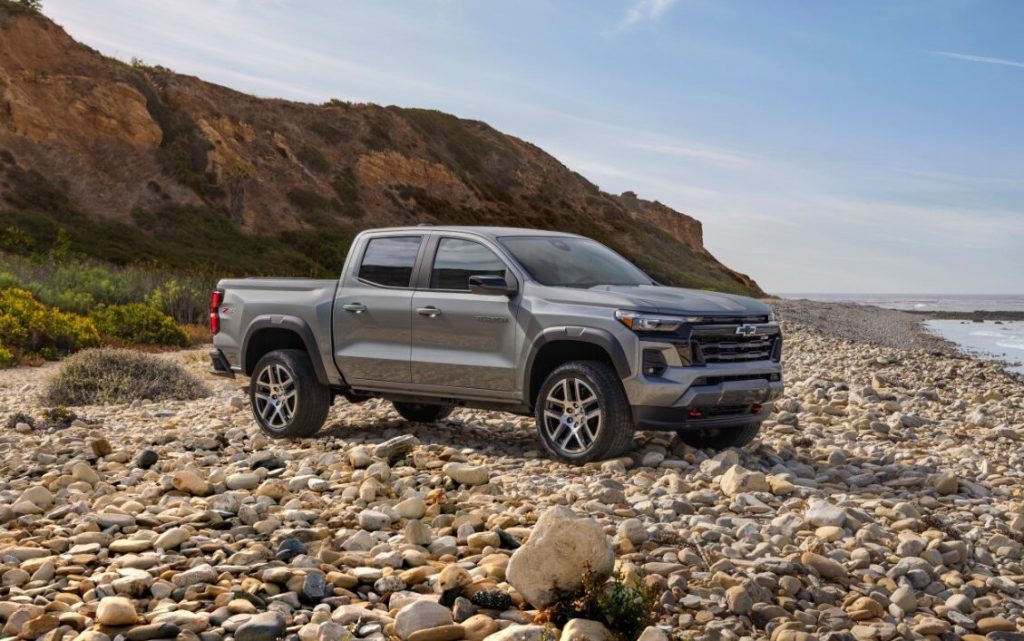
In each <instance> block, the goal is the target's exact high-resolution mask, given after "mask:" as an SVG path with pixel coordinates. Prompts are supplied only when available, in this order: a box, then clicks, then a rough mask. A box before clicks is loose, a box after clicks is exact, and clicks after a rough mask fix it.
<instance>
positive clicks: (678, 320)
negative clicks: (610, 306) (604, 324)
mask: <svg viewBox="0 0 1024 641" xmlns="http://www.w3.org/2000/svg"><path fill="white" fill-rule="evenodd" d="M615 318H616V319H617V320H618V321H619V322H620V323H622V324H623V325H625V326H626V327H628V328H630V329H631V330H633V331H634V332H674V331H676V330H677V329H679V326H680V325H682V324H683V323H699V322H700V320H701V318H700V317H699V316H692V317H688V318H687V317H682V316H659V315H657V314H646V313H644V312H631V311H627V310H623V309H620V310H617V311H616V312H615Z"/></svg>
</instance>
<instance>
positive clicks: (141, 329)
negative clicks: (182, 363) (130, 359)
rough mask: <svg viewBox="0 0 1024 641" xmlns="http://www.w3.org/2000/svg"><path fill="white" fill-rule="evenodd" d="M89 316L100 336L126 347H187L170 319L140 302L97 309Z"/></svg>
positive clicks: (184, 338) (185, 337)
mask: <svg viewBox="0 0 1024 641" xmlns="http://www.w3.org/2000/svg"><path fill="white" fill-rule="evenodd" d="M89 317H90V318H92V321H93V323H95V324H96V329H98V330H99V331H100V333H101V334H103V335H104V336H109V337H110V338H114V339H117V340H118V341H121V342H124V343H127V344H129V345H175V346H178V347H184V346H186V345H188V336H187V335H186V334H185V332H184V331H182V329H181V328H180V327H178V325H177V324H175V322H174V319H173V318H171V317H170V316H168V315H167V314H164V313H163V312H161V311H160V310H158V309H156V308H154V307H150V306H149V305H144V304H142V303H128V304H126V305H110V306H107V307H101V308H99V309H96V310H94V311H93V312H92V313H91V314H90V315H89Z"/></svg>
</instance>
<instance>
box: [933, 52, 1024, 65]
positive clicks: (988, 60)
mask: <svg viewBox="0 0 1024 641" xmlns="http://www.w3.org/2000/svg"><path fill="white" fill-rule="evenodd" d="M928 53H930V54H931V55H933V56H942V57H944V58H953V59H954V60H966V61H967V62H981V63H984V64H987V65H1003V66H1005V67H1021V68H1024V62H1019V61H1017V60H1007V59H1006V58H992V57H990V56H976V55H974V54H970V53H955V52H952V51H929V52H928Z"/></svg>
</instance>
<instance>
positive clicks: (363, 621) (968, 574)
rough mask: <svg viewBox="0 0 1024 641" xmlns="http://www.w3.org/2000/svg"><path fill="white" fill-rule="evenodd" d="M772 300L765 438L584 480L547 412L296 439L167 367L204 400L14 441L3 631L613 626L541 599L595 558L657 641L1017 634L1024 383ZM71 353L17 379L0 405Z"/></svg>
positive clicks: (313, 636) (909, 338) (106, 635)
mask: <svg viewBox="0 0 1024 641" xmlns="http://www.w3.org/2000/svg"><path fill="white" fill-rule="evenodd" d="M773 304H775V305H776V306H777V309H778V312H779V316H780V318H781V320H782V323H783V330H784V333H785V340H786V343H785V354H784V359H785V380H786V393H785V396H784V397H783V398H782V399H781V400H780V401H779V402H778V403H776V405H775V408H774V412H773V414H772V415H771V417H770V420H769V421H768V422H766V423H765V425H764V427H763V429H762V432H761V434H760V437H759V439H758V440H756V441H755V442H754V443H752V444H750V445H748V446H747V447H745V448H743V449H739V450H737V449H733V450H726V451H723V452H717V453H716V452H713V451H710V450H698V449H694V448H691V447H689V446H687V445H686V444H684V443H682V442H681V441H680V440H679V439H677V438H676V437H675V435H673V434H671V433H657V432H641V433H639V434H638V438H637V442H636V447H635V449H634V450H633V451H632V452H630V454H629V455H628V456H626V457H623V458H619V459H614V460H609V461H604V462H600V463H594V464H589V465H586V466H582V467H574V466H570V465H566V464H563V463H558V462H554V461H552V460H550V459H547V458H545V457H544V455H543V454H542V451H541V449H540V446H539V443H538V442H537V437H536V434H535V431H534V422H533V420H532V419H529V418H523V417H516V416H511V415H507V414H501V413H496V412H484V411H477V410H459V411H456V412H455V413H454V414H453V415H452V416H451V417H450V418H449V419H446V420H444V421H441V422H439V423H435V424H415V423H408V422H406V421H404V420H403V419H401V418H400V417H399V416H398V414H397V413H396V412H395V411H394V410H393V409H392V407H391V405H390V404H389V403H387V402H383V401H378V400H371V401H368V402H366V403H363V404H359V405H353V404H350V403H347V402H345V401H344V400H342V399H339V400H338V401H337V402H336V403H335V405H334V407H333V408H332V411H331V415H330V419H329V424H328V425H327V426H326V427H325V429H324V431H323V432H322V433H321V434H320V435H319V436H318V437H317V438H312V439H306V440H299V441H275V440H272V439H270V438H268V437H267V436H265V435H264V434H262V433H261V432H260V431H259V430H258V428H257V427H256V426H255V424H254V423H253V421H252V418H251V416H250V414H249V409H248V400H247V397H246V395H245V393H244V385H245V383H246V381H245V380H243V379H236V380H223V379H216V378H213V377H209V376H207V375H206V374H205V370H206V368H207V363H206V361H205V359H204V356H203V354H204V352H203V351H202V350H195V351H184V352H176V353H172V354H167V355H164V356H162V358H168V359H173V360H175V361H176V362H180V363H182V364H183V365H184V366H185V367H187V368H188V369H190V370H192V371H194V372H196V373H198V374H202V375H203V376H204V378H205V381H206V383H207V385H208V386H209V388H210V390H211V394H210V396H209V397H207V398H203V399H200V400H196V401H187V402H184V401H167V402H159V403H154V402H149V401H146V400H144V399H139V400H137V401H135V402H133V403H131V404H127V405H112V406H90V407H75V408H71V409H72V410H73V411H74V412H75V414H76V415H77V416H78V420H76V421H75V422H74V423H73V424H72V425H71V426H70V427H67V428H65V429H53V430H46V429H36V428H33V427H32V426H30V425H28V424H25V423H20V424H15V425H11V426H9V427H8V428H7V429H3V430H2V431H0V638H10V639H14V638H20V639H45V640H46V641H64V640H67V641H70V640H71V639H78V640H81V641H116V640H117V639H126V640H128V641H152V640H154V639H181V640H197V639H198V640H202V641H222V640H228V639H234V640H235V641H274V640H276V639H290V640H291V641H343V640H347V639H353V640H355V639H368V640H372V641H384V640H385V639H400V640H401V641H457V640H459V639H467V640H470V641H481V640H483V639H488V640H489V641H540V640H541V639H545V640H547V639H561V640H562V641H573V640H581V639H608V640H609V641H611V639H613V637H612V636H611V634H610V632H609V631H608V630H605V629H604V628H603V627H602V626H601V625H600V624H596V625H595V624H594V622H591V621H586V620H582V619H575V620H573V621H569V622H568V623H565V624H563V625H561V626H560V627H558V626H555V625H552V624H551V623H550V622H549V621H548V620H547V618H546V616H545V613H544V608H545V606H546V605H548V603H549V602H550V600H551V599H552V598H554V596H553V595H554V594H555V593H556V592H557V590H555V589H554V588H555V587H557V586H558V585H559V584H563V585H564V583H565V581H571V580H572V577H576V576H579V575H580V574H581V573H582V572H583V570H584V569H585V568H584V566H589V567H591V569H605V570H607V571H608V572H611V571H613V570H614V571H616V572H617V573H618V575H619V576H620V577H622V580H624V581H626V582H642V583H643V584H645V585H646V586H648V587H649V588H650V589H651V590H652V591H653V592H654V593H655V594H656V595H657V596H656V608H655V613H654V616H653V618H652V620H651V621H650V622H649V623H650V625H649V627H647V628H646V629H645V630H644V631H643V632H642V635H640V638H641V639H643V641H664V640H667V639H694V640H708V641H718V640H721V641H736V640H741V639H771V640H772V641H812V640H814V639H828V640H832V641H840V640H844V641H845V640H855V641H876V640H877V641H889V640H891V639H929V640H931V639H943V640H945V639H967V640H969V641H971V640H980V639H993V640H995V639H1002V640H1006V641H1009V640H1011V639H1024V382H1022V380H1021V379H1020V378H1017V377H1014V376H1012V375H1010V374H1008V373H1006V372H1005V371H1003V370H1002V369H1001V368H1000V366H999V365H998V364H995V363H989V362H983V361H978V360H974V359H972V358H969V357H967V356H965V355H962V354H960V353H958V352H957V350H956V349H955V347H954V346H952V345H951V344H950V343H947V342H945V341H943V340H941V339H939V338H937V337H935V336H933V335H931V334H928V333H927V332H924V331H922V329H921V325H920V320H919V319H918V318H915V317H913V316H912V315H909V314H904V313H901V312H889V311H885V310H878V309H877V308H860V307H856V306H850V305H843V304H838V303H811V302H807V301H780V302H778V303H777V304H776V303H773ZM58 367H59V364H47V365H44V366H42V367H38V368H17V369H13V370H5V371H0V419H2V420H3V421H4V423H6V421H7V417H8V416H12V415H14V414H15V413H17V412H26V413H29V414H32V413H38V412H39V411H41V410H42V409H43V407H42V406H41V405H40V402H39V400H38V393H39V390H40V389H41V388H42V386H43V385H44V383H45V381H46V380H47V379H48V377H50V376H52V375H53V373H54V372H56V370H57V368H58ZM595 565H596V566H607V567H603V568H594V566H595Z"/></svg>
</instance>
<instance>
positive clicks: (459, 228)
mask: <svg viewBox="0 0 1024 641" xmlns="http://www.w3.org/2000/svg"><path fill="white" fill-rule="evenodd" d="M392 231H407V232H419V233H423V232H426V231H432V232H449V231H452V232H464V233H469V234H477V235H479V236H486V237H488V238H499V237H502V236H577V235H578V234H570V233H566V232H561V231H548V230H546V229H529V228H527V227H487V226H476V225H410V226H406V227H380V228H377V229H368V230H366V232H364V233H373V232H392Z"/></svg>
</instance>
